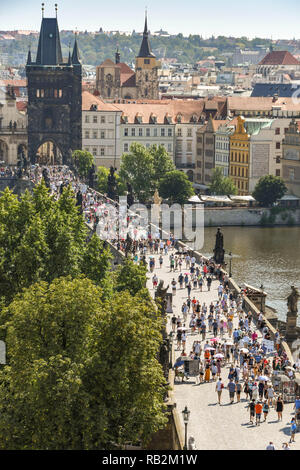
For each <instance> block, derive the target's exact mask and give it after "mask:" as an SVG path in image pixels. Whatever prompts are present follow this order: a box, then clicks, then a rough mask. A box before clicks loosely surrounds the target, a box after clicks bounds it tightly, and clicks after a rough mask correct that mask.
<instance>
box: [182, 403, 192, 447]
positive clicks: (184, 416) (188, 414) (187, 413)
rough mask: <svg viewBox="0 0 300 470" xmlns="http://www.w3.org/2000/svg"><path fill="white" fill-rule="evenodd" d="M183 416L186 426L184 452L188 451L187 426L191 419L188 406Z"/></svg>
mask: <svg viewBox="0 0 300 470" xmlns="http://www.w3.org/2000/svg"><path fill="white" fill-rule="evenodd" d="M182 415H183V422H184V426H185V437H184V448H183V450H187V425H188V422H189V418H190V410H188V407H187V406H186V407H185V408H184V410H183V411H182Z"/></svg>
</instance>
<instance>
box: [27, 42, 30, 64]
mask: <svg viewBox="0 0 300 470" xmlns="http://www.w3.org/2000/svg"><path fill="white" fill-rule="evenodd" d="M30 49H31V46H30V44H29V47H28V55H27V65H30V64H31V50H30Z"/></svg>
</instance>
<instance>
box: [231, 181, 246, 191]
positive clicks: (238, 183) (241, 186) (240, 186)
mask: <svg viewBox="0 0 300 470" xmlns="http://www.w3.org/2000/svg"><path fill="white" fill-rule="evenodd" d="M234 184H235V185H236V186H237V188H238V189H242V190H243V191H248V182H247V181H240V180H238V181H235V182H234Z"/></svg>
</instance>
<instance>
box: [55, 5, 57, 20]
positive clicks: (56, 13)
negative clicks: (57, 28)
mask: <svg viewBox="0 0 300 470" xmlns="http://www.w3.org/2000/svg"><path fill="white" fill-rule="evenodd" d="M55 16H56V18H57V3H55Z"/></svg>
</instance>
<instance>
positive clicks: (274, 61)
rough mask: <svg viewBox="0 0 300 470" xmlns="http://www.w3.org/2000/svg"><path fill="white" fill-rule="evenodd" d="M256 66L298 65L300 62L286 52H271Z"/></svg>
mask: <svg viewBox="0 0 300 470" xmlns="http://www.w3.org/2000/svg"><path fill="white" fill-rule="evenodd" d="M258 65H300V62H299V61H298V60H297V59H296V58H295V57H294V56H293V55H292V54H291V53H290V52H288V51H272V52H269V54H267V55H266V56H265V57H264V58H263V59H262V60H261V61H260V62H259V64H258Z"/></svg>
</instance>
